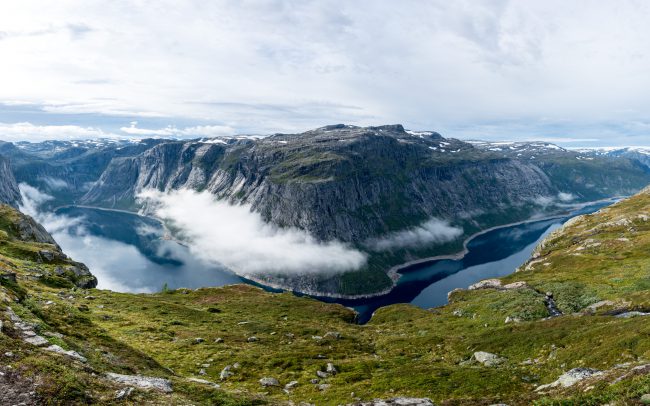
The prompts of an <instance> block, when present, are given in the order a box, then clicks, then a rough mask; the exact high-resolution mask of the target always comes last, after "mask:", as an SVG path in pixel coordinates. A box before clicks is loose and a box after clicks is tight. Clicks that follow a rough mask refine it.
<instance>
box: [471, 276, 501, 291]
mask: <svg viewBox="0 0 650 406" xmlns="http://www.w3.org/2000/svg"><path fill="white" fill-rule="evenodd" d="M467 289H469V290H477V289H501V280H499V279H485V280H482V281H480V282H476V283H475V284H472V285H470V286H469V288H467Z"/></svg>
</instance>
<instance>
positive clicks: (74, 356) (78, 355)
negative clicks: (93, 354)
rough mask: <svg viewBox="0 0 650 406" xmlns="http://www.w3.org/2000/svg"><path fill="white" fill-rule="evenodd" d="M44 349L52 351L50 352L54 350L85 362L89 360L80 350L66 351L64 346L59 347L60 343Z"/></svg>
mask: <svg viewBox="0 0 650 406" xmlns="http://www.w3.org/2000/svg"><path fill="white" fill-rule="evenodd" d="M44 350H45V351H50V352H53V353H56V354H61V355H65V356H66V357H70V358H73V359H76V360H77V361H80V362H84V363H85V362H87V361H88V360H87V359H86V357H84V356H83V355H81V354H79V353H78V352H76V351H72V350H70V351H66V350H64V349H63V348H61V347H59V346H58V345H50V346H49V347H46V348H44Z"/></svg>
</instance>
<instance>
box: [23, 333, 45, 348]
mask: <svg viewBox="0 0 650 406" xmlns="http://www.w3.org/2000/svg"><path fill="white" fill-rule="evenodd" d="M23 341H24V342H26V343H28V344H31V345H35V346H37V347H43V346H44V345H48V344H50V342H49V341H47V339H45V338H44V337H41V336H39V335H34V336H31V337H24V338H23Z"/></svg>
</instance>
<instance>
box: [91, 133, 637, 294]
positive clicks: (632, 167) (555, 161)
mask: <svg viewBox="0 0 650 406" xmlns="http://www.w3.org/2000/svg"><path fill="white" fill-rule="evenodd" d="M503 146H504V145H503ZM648 183H650V171H649V169H648V168H647V167H645V166H643V165H641V164H640V163H638V162H637V161H633V160H629V159H625V158H620V159H615V158H613V157H600V156H589V157H587V158H585V159H583V157H582V155H581V154H580V153H577V152H573V151H568V150H564V149H562V148H559V147H557V146H554V145H552V144H545V143H513V144H509V145H508V146H507V148H502V147H496V146H495V145H491V144H487V143H476V142H475V143H468V142H462V141H459V140H455V139H447V138H444V137H442V136H441V135H440V134H438V133H435V132H413V131H406V130H404V128H403V127H402V126H401V125H387V126H380V127H366V128H363V127H355V126H348V125H333V126H327V127H323V128H319V129H316V130H312V131H307V132H304V133H300V134H275V135H272V136H269V137H265V138H261V139H251V138H221V139H211V140H192V141H174V142H165V143H160V144H158V145H155V146H153V147H151V148H148V149H146V150H145V151H144V152H142V153H140V154H137V155H132V156H125V157H118V158H114V159H113V160H112V161H111V162H110V164H109V165H108V166H107V167H106V170H105V171H104V172H103V173H102V175H101V177H100V178H99V180H98V181H97V182H95V183H94V184H93V185H92V187H91V188H90V189H89V190H88V192H87V193H86V194H85V195H84V196H83V197H82V198H81V199H80V202H82V203H83V204H84V205H91V206H101V207H110V208H118V209H126V210H138V209H140V210H144V211H145V212H148V211H150V208H149V207H146V206H142V205H140V204H139V202H138V201H137V200H136V196H137V194H138V193H139V192H140V191H142V190H145V189H150V188H153V189H157V190H161V191H169V190H175V189H181V188H190V189H193V190H198V191H208V192H210V193H212V194H214V195H215V197H216V198H218V199H225V200H228V201H230V202H232V203H235V204H248V205H250V207H251V209H252V210H253V211H255V212H257V213H259V214H260V215H261V216H262V218H263V219H264V220H265V221H266V222H269V223H272V224H274V225H276V226H279V227H296V228H299V229H302V230H306V231H308V232H309V233H310V234H311V235H312V236H314V237H315V238H316V239H317V240H319V241H330V240H338V241H342V242H345V243H349V244H351V245H353V246H354V247H356V248H358V249H360V250H363V251H364V252H368V253H369V262H368V265H367V266H366V267H365V268H363V269H362V270H360V271H357V272H349V273H345V274H342V275H333V276H332V275H323V274H310V275H299V276H295V275H290V274H281V275H277V274H274V275H270V274H264V273H258V274H255V275H248V276H249V277H251V278H252V279H255V280H257V281H260V282H262V283H265V284H269V285H273V286H278V287H283V288H291V289H294V290H298V291H301V292H306V293H312V294H322V295H328V296H333V295H334V296H335V295H364V294H373V293H377V292H382V291H385V290H386V289H390V287H391V286H392V284H393V280H391V278H390V277H389V275H387V273H386V272H387V270H388V269H390V268H391V267H393V266H395V265H398V264H402V263H405V262H408V261H412V260H417V259H420V258H426V257H430V256H434V255H439V254H447V253H452V252H456V251H459V250H460V249H461V248H462V239H463V237H466V236H468V235H471V234H473V233H475V232H477V231H480V230H484V229H487V228H489V227H492V226H495V225H502V224H505V223H509V222H516V221H520V220H524V219H528V218H530V217H531V216H533V215H544V214H551V213H557V212H558V211H561V210H565V209H566V207H567V204H569V203H574V204H575V203H580V202H586V201H593V200H598V199H603V198H607V197H612V196H618V195H629V194H632V193H634V192H635V191H637V190H639V189H640V188H642V187H643V186H645V185H646V184H648ZM431 219H440V220H441V221H446V222H448V223H449V224H451V225H453V226H455V227H459V228H462V230H463V232H462V235H461V236H460V237H459V238H457V239H455V240H453V241H447V242H440V243H438V244H429V245H417V244H414V245H411V246H403V245H401V246H399V247H397V248H395V247H388V248H386V249H383V250H376V249H373V242H374V241H377V240H385V239H387V238H388V239H390V238H391V237H392V236H394V235H395V233H400V232H402V233H403V232H407V233H408V232H410V231H411V230H413V229H415V228H417V227H421V226H422V225H425V224H427V222H428V221H430V220H431ZM384 245H385V244H384Z"/></svg>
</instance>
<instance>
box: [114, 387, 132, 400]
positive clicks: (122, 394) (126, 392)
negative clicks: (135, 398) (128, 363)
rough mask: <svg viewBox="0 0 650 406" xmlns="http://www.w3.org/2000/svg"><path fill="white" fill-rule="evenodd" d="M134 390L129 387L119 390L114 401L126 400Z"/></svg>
mask: <svg viewBox="0 0 650 406" xmlns="http://www.w3.org/2000/svg"><path fill="white" fill-rule="evenodd" d="M134 390H135V389H134V388H132V387H131V386H129V387H128V388H124V389H120V390H118V391H117V393H115V400H123V399H127V398H128V397H129V396H131V394H132V393H133V391H134Z"/></svg>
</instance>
